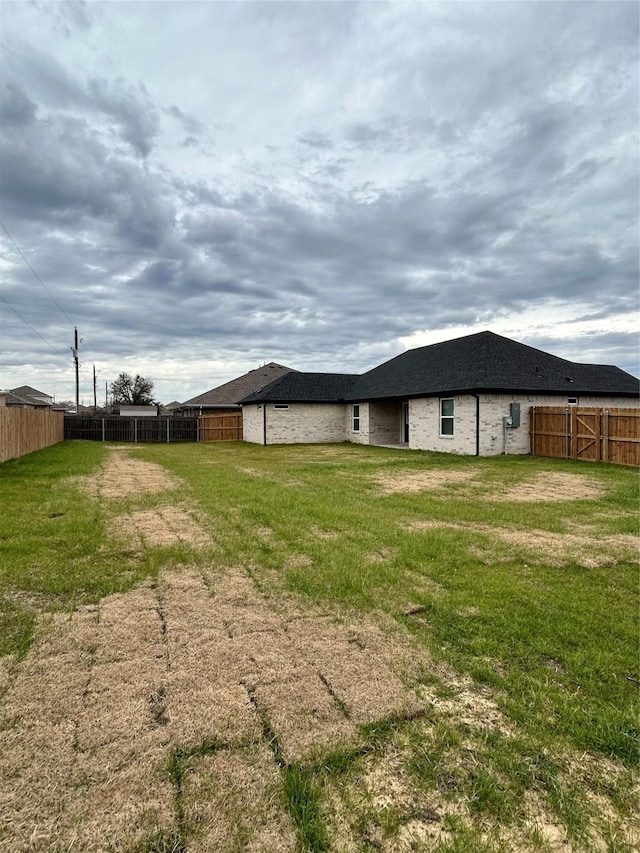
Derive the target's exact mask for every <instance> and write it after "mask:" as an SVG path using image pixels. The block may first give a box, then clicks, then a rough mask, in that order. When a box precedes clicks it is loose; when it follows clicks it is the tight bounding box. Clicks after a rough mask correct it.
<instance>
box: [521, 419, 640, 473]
mask: <svg viewBox="0 0 640 853" xmlns="http://www.w3.org/2000/svg"><path fill="white" fill-rule="evenodd" d="M529 437H530V448H531V454H532V455H533V456H559V457H564V458H566V459H583V460H586V461H589V462H615V463H617V464H619V465H638V466H640V409H601V408H586V407H582V406H569V407H567V408H562V407H558V406H531V408H530V409H529Z"/></svg>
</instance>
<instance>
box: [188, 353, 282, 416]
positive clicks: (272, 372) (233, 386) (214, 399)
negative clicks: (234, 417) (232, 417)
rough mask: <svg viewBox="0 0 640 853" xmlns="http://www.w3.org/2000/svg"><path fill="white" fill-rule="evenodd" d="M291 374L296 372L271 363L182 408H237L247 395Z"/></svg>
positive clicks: (194, 399) (193, 398)
mask: <svg viewBox="0 0 640 853" xmlns="http://www.w3.org/2000/svg"><path fill="white" fill-rule="evenodd" d="M291 372H295V371H293V368H291V367H285V366H284V365H282V364H276V362H275V361H271V362H269V364H265V365H264V366H263V367H258V368H256V370H250V371H249V373H245V374H244V375H243V376H239V377H238V378H237V379H232V380H231V381H230V382H225V383H224V385H219V386H218V387H217V388H212V389H211V390H210V391H205V392H204V394H199V395H198V396H197V397H192V398H191V399H190V400H186V401H185V402H184V403H183V404H182V406H183V407H185V408H186V407H195V406H210V407H215V406H220V407H224V406H235V405H237V404H238V403H239V402H240V400H241V399H242V398H243V397H246V395H247V394H252V393H253V392H254V391H258V390H260V388H264V386H265V385H269V384H270V383H272V382H273V381H274V380H275V379H278V378H280V377H281V376H284V375H286V374H287V373H291Z"/></svg>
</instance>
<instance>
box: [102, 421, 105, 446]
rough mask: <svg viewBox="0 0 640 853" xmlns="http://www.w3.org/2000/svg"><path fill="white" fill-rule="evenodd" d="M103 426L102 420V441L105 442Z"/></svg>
mask: <svg viewBox="0 0 640 853" xmlns="http://www.w3.org/2000/svg"><path fill="white" fill-rule="evenodd" d="M104 435H105V426H104V418H103V419H102V441H105V437H104Z"/></svg>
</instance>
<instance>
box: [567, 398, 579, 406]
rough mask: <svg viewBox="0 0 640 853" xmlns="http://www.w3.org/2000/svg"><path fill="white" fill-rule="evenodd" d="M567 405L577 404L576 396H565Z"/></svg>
mask: <svg viewBox="0 0 640 853" xmlns="http://www.w3.org/2000/svg"><path fill="white" fill-rule="evenodd" d="M567 405H568V406H577V405H578V398H577V397H567Z"/></svg>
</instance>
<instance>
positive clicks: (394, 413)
mask: <svg viewBox="0 0 640 853" xmlns="http://www.w3.org/2000/svg"><path fill="white" fill-rule="evenodd" d="M453 399H454V434H453V436H442V435H440V400H439V398H437V397H429V398H420V399H416V400H410V401H409V447H410V448H411V449H412V450H435V451H439V452H441V453H460V454H465V455H469V456H473V455H475V453H476V399H475V397H473V396H472V395H470V394H460V395H457V396H455V397H454V398H453ZM512 402H513V403H520V426H519V427H518V428H516V429H509V430H507V434H506V438H507V452H508V453H513V454H526V453H529V407H530V406H566V405H567V397H566V396H559V395H550V394H541V395H537V396H536V395H525V394H482V395H480V455H481V456H498V455H500V454H502V453H504V451H505V443H504V442H505V435H504V431H503V426H502V418H503V417H506V416H507V415H508V414H509V404H510V403H512ZM578 403H579V405H582V406H601V407H606V406H611V407H614V406H616V407H622V408H631V407H634V408H637V407H640V400H637V399H636V400H633V399H629V398H622V397H589V398H588V397H585V398H582V399H579V400H578ZM265 405H266V409H267V444H301V443H322V442H335V441H345V440H346V441H351V442H353V443H355V444H372V445H376V444H397V443H399V442H401V441H402V403H400V402H396V403H360V430H359V431H358V432H354V431H353V420H352V406H351V404H350V403H346V404H345V403H291V404H290V405H289V408H288V409H275V408H274V405H273V403H268V404H265ZM243 413H244V440H245V441H249V442H254V443H256V444H262V443H263V436H264V427H263V409H262V406H260V407H258V406H256V405H251V406H244V407H243Z"/></svg>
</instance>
